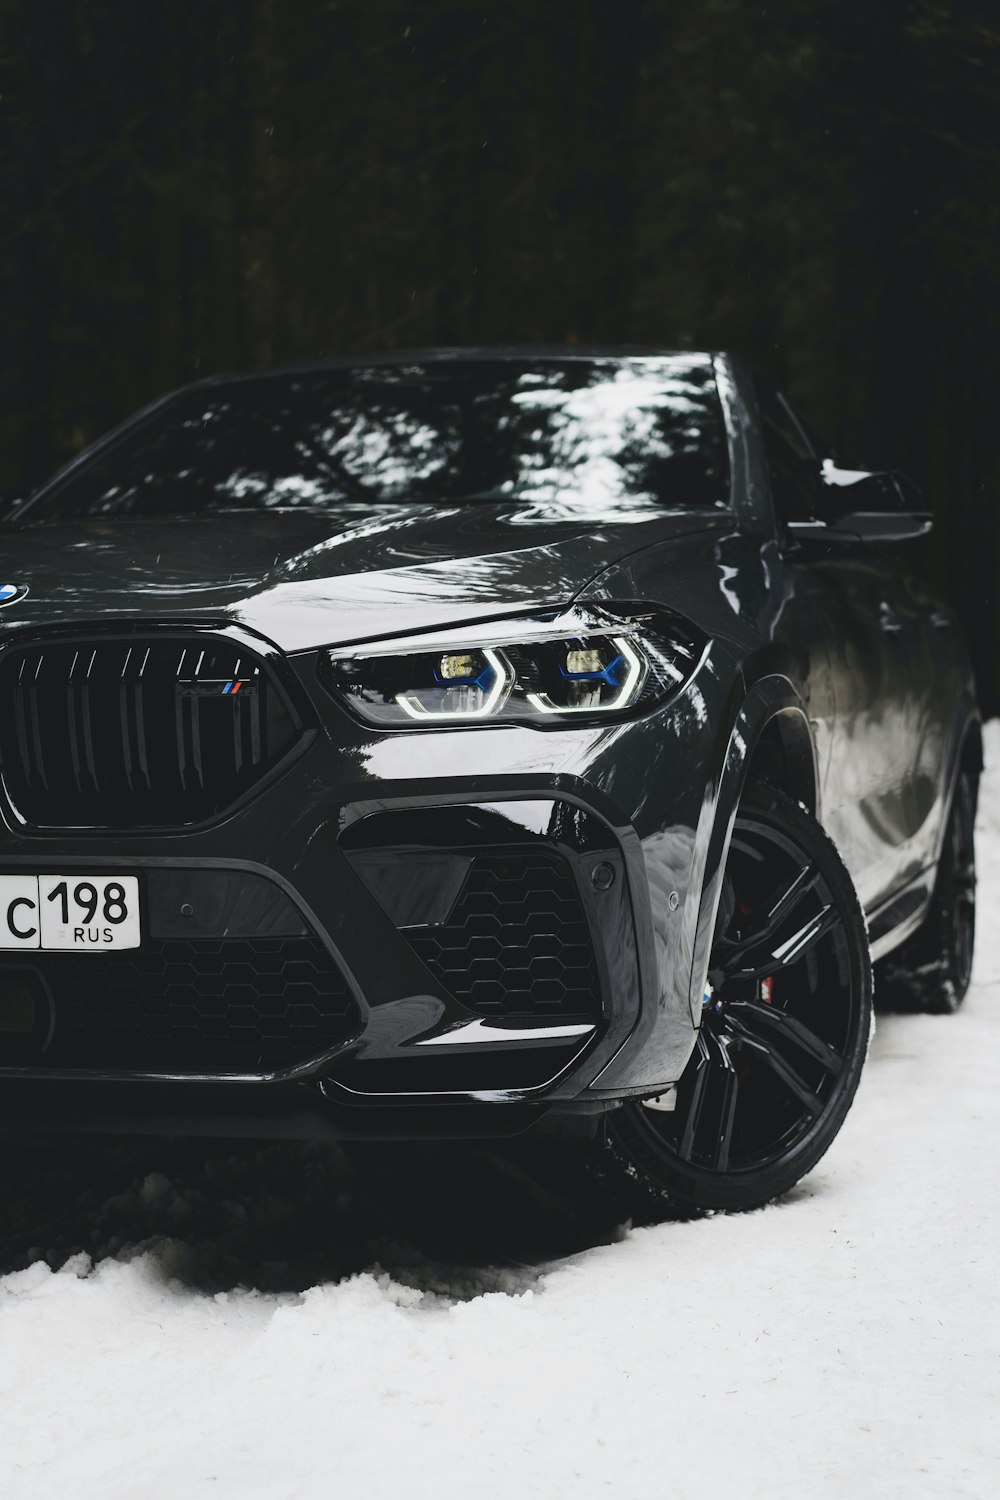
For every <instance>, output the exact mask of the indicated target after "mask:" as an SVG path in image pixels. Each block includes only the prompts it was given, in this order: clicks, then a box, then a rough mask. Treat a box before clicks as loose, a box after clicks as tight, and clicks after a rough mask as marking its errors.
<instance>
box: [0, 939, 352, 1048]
mask: <svg viewBox="0 0 1000 1500" xmlns="http://www.w3.org/2000/svg"><path fill="white" fill-rule="evenodd" d="M7 972H11V973H14V972H16V973H17V974H18V975H20V976H24V975H25V974H27V975H29V983H31V984H32V986H33V988H34V992H35V993H36V995H37V996H38V1001H37V1003H40V1004H46V1003H48V1002H49V1001H50V1002H51V1007H52V1027H51V1040H49V1041H48V1045H47V1046H44V1048H43V1047H42V1046H41V1044H40V1045H39V1048H38V1051H37V1054H36V1055H34V1056H31V1057H27V1058H26V1057H25V1055H24V1051H23V1047H22V1048H21V1050H20V1052H19V1054H17V1055H15V1054H14V1052H13V1049H11V1055H10V1056H5V1052H4V1048H5V1045H6V1046H10V1043H5V1039H4V1037H3V1035H2V1034H0V1066H3V1064H4V1063H5V1062H7V1063H14V1064H17V1065H24V1064H25V1063H26V1062H27V1063H29V1064H34V1065H37V1066H43V1067H46V1068H57V1069H58V1068H88V1069H99V1070H102V1071H108V1072H142V1073H174V1074H178V1075H184V1074H202V1073H204V1074H233V1073H271V1072H276V1071H278V1070H279V1069H281V1068H287V1067H293V1066H295V1065H296V1064H299V1063H305V1062H308V1061H309V1060H310V1059H311V1058H313V1057H318V1056H320V1055H322V1054H323V1053H326V1052H329V1051H331V1050H333V1048H335V1047H336V1046H338V1045H339V1044H340V1043H341V1042H343V1041H346V1040H347V1039H348V1038H349V1037H350V1036H352V1035H353V1034H354V1033H355V1032H356V1030H357V1028H358V1025H359V1018H358V1011H357V1007H356V1004H355V1002H354V999H353V997H352V995H351V993H350V991H349V989H348V987H347V984H346V981H345V979H344V976H343V974H342V972H341V970H340V969H339V967H338V966H337V964H336V962H335V961H334V959H333V958H331V956H330V954H329V953H328V952H327V950H326V949H325V948H324V946H323V944H322V943H321V942H320V941H319V940H318V939H317V938H312V937H294V938H292V937H285V938H219V939H202V940H194V941H179V940H178V941H164V942H146V943H144V945H143V947H142V948H139V949H133V950H129V951H127V952H122V953H107V954H96V953H89V954H85V955H80V954H75V953H46V954H42V955H38V956H36V958H35V959H34V960H33V961H32V963H30V964H29V963H26V962H25V960H24V957H23V956H22V955H20V954H17V955H15V954H10V953H7V954H0V990H2V986H3V979H4V975H5V973H7ZM43 997H44V998H43ZM46 1030H47V1028H46Z"/></svg>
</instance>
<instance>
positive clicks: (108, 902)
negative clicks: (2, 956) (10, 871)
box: [0, 875, 140, 953]
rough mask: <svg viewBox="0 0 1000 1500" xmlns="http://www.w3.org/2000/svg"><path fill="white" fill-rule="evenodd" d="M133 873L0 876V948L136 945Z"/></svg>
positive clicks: (101, 949)
mask: <svg viewBox="0 0 1000 1500" xmlns="http://www.w3.org/2000/svg"><path fill="white" fill-rule="evenodd" d="M139 942H140V927H139V881H138V878H137V877H136V876H135V875H0V948H49V949H53V950H58V951H60V952H64V953H65V952H67V951H71V952H73V953H106V952H107V951H108V949H109V948H138V946H139Z"/></svg>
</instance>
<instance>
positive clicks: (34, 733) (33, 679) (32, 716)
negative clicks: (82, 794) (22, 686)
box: [0, 652, 49, 791]
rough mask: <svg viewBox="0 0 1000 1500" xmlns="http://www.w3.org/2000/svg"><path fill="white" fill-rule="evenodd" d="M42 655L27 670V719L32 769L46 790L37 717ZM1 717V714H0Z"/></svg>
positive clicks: (47, 782)
mask: <svg viewBox="0 0 1000 1500" xmlns="http://www.w3.org/2000/svg"><path fill="white" fill-rule="evenodd" d="M44 659H45V658H44V657H43V655H42V653H41V652H39V653H38V661H37V663H36V665H35V670H34V672H31V671H29V674H28V675H29V678H30V681H29V683H28V719H29V722H30V724H31V747H32V751H33V754H34V769H35V770H36V771H37V772H38V779H39V781H40V782H41V783H42V786H43V787H44V788H45V790H46V791H48V788H49V779H48V777H47V775H46V774H45V754H44V752H43V750H42V729H41V724H40V723H39V718H38V674H39V672H40V671H41V670H42V662H43V661H44ZM0 719H2V715H0Z"/></svg>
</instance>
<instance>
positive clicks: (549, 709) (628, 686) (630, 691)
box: [525, 635, 645, 716]
mask: <svg viewBox="0 0 1000 1500" xmlns="http://www.w3.org/2000/svg"><path fill="white" fill-rule="evenodd" d="M610 640H611V642H612V644H613V645H614V647H615V649H616V650H617V651H619V652H620V653H621V655H622V656H623V657H624V659H625V663H626V667H627V673H626V677H625V681H624V682H623V683H622V686H621V691H620V692H619V694H618V697H617V698H616V699H615V700H614V702H613V703H606V704H603V705H601V707H599V708H596V709H595V708H594V706H593V705H592V704H587V703H577V704H563V705H560V704H558V703H553V702H552V699H551V698H550V697H549V696H548V694H547V693H526V694H525V697H526V698H527V700H528V702H529V703H530V704H531V706H532V708H536V709H537V710H538V712H539V713H540V714H559V715H560V716H562V715H563V714H593V713H605V714H606V713H614V712H616V711H617V710H618V709H622V708H628V706H629V704H630V703H631V702H632V700H633V698H634V697H635V696H636V693H637V692H638V690H639V688H640V686H641V684H642V679H643V677H644V676H645V664H644V662H642V661H641V660H640V658H639V657H638V656H637V655H636V653H635V652H634V651H633V650H632V647H631V646H630V645H629V643H628V640H627V639H626V637H625V636H623V635H613V636H611V637H610ZM609 671H610V668H606V669H605V671H604V672H595V673H593V674H591V673H589V672H588V673H582V672H567V673H566V674H565V675H566V676H567V677H571V678H576V679H578V680H579V679H581V678H591V677H592V679H593V680H594V681H596V680H598V679H599V678H600V677H602V676H603V677H604V679H605V681H606V680H607V674H608V672H609Z"/></svg>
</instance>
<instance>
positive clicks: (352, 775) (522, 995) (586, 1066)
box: [0, 653, 720, 1137]
mask: <svg viewBox="0 0 1000 1500" xmlns="http://www.w3.org/2000/svg"><path fill="white" fill-rule="evenodd" d="M291 665H292V667H293V668H294V671H295V672H296V674H297V676H298V679H299V683H300V686H301V689H302V690H303V696H304V697H307V698H308V700H309V702H310V703H311V704H312V706H313V707H314V708H315V710H316V724H315V726H313V727H314V730H315V731H316V732H315V733H314V735H313V738H312V743H311V744H310V745H309V747H308V749H307V751H306V752H305V753H304V754H302V755H301V756H299V757H297V758H295V759H294V760H293V762H292V763H291V764H290V765H289V766H288V768H287V769H286V770H285V771H284V773H283V774H282V775H281V776H279V777H277V778H275V779H273V780H271V781H269V782H268V783H267V784H266V785H264V786H262V787H261V788H260V789H259V791H258V793H257V794H256V795H255V796H253V797H251V798H249V799H246V800H245V801H244V802H243V804H242V805H240V806H239V807H238V808H236V809H235V810H234V811H232V812H231V813H230V814H229V815H228V816H226V817H225V818H223V819H221V820H217V821H216V822H215V823H214V824H213V825H212V826H210V827H202V828H189V829H185V830H183V831H178V832H175V833H156V834H139V833H131V832H128V833H121V832H116V833H115V834H114V835H108V834H100V833H73V834H63V833H45V834H38V833H36V834H28V833H27V832H26V831H25V830H24V829H20V830H19V829H17V828H16V827H15V826H14V824H13V821H12V820H8V824H7V827H6V828H5V830H4V833H3V835H2V839H0V871H11V872H27V871H30V870H37V871H42V870H44V871H46V872H50V873H51V872H67V873H72V872H74V871H86V872H87V873H91V874H100V873H104V872H108V873H110V872H124V871H128V872H130V873H135V874H138V875H139V877H140V881H141V882H142V886H143V891H144V898H143V899H144V907H145V911H146V923H147V927H146V931H145V932H144V948H143V949H142V950H140V953H141V954H142V955H143V958H142V962H143V963H144V964H146V969H145V970H144V971H142V973H141V974H138V978H137V972H138V971H136V970H135V968H134V964H135V962H136V960H135V958H134V957H133V958H131V959H130V960H129V962H130V963H132V964H133V968H132V970H130V971H129V973H128V974H126V975H125V976H124V977H123V976H122V975H120V974H117V973H116V972H114V970H113V969H112V971H111V972H110V977H109V976H108V974H107V973H105V974H103V975H102V976H101V978H100V980H98V979H97V978H95V977H94V976H96V975H97V972H98V971H97V970H96V969H90V970H85V969H84V966H86V965H88V964H89V965H93V964H99V963H105V964H107V963H109V962H110V959H98V958H95V957H93V956H90V955H87V956H80V957H78V958H77V957H75V956H74V957H73V958H72V960H71V962H72V963H74V964H75V965H76V966H77V970H76V975H75V977H73V978H72V980H71V981H67V980H65V979H64V977H63V976H61V975H60V974H59V973H58V972H56V971H57V969H58V968H59V963H60V959H61V956H59V955H46V954H38V955H37V956H35V957H34V958H33V959H31V960H30V963H29V962H28V961H26V960H25V959H24V958H23V956H22V955H18V956H17V958H16V962H15V960H14V959H12V958H11V957H10V956H9V955H6V956H4V958H3V959H0V973H2V972H4V970H5V969H6V970H7V971H9V970H10V969H11V968H12V967H15V966H16V967H18V968H19V970H20V971H21V972H22V975H23V971H24V970H25V969H26V968H27V969H30V970H31V978H30V987H31V989H32V991H33V993H34V994H35V996H36V997H37V1003H38V1005H39V1006H40V1007H41V1012H43V1013H44V1014H43V1016H42V1020H43V1023H44V1024H40V1025H39V1026H38V1027H37V1028H36V1031H35V1032H34V1033H32V1036H31V1037H27V1038H26V1037H25V1036H24V1035H21V1034H18V1035H14V1034H10V1035H8V1034H7V1033H5V1032H3V1031H2V1030H0V1076H2V1077H3V1079H4V1084H3V1096H2V1098H0V1124H2V1123H3V1122H4V1121H6V1123H7V1124H8V1125H12V1124H25V1123H30V1124H32V1125H38V1124H43V1123H47V1124H52V1125H56V1124H60V1123H65V1124H71V1125H73V1126H79V1125H87V1124H91V1125H98V1126H103V1127H104V1128H110V1129H116V1128H126V1127H128V1128H136V1127H141V1128H147V1129H148V1128H156V1129H161V1128H162V1129H169V1130H193V1131H196V1132H198V1133H207V1134H214V1133H220V1132H221V1133H248V1132H249V1133H258V1132H259V1133H261V1134H286V1133H287V1134H308V1135H320V1134H333V1135H338V1136H348V1137H349V1136H366V1137H371V1136H378V1135H382V1134H386V1133H388V1134H392V1133H394V1132H402V1133H405V1134H412V1133H414V1132H415V1131H416V1132H417V1133H426V1134H432V1135H437V1134H443V1135H448V1134H454V1133H461V1134H465V1133H469V1132H470V1131H471V1132H472V1133H477V1134H483V1135H489V1134H493V1133H500V1134H509V1133H514V1132H516V1131H519V1130H521V1129H525V1128H528V1127H529V1126H530V1125H532V1124H533V1123H536V1122H537V1120H538V1119H539V1118H540V1116H541V1115H543V1114H544V1113H545V1112H547V1111H552V1110H556V1111H584V1112H587V1111H593V1112H597V1111H600V1110H601V1109H603V1108H606V1107H607V1106H608V1104H609V1102H613V1101H614V1100H617V1099H618V1098H619V1097H623V1096H625V1095H628V1094H630V1093H641V1092H651V1091H653V1090H654V1089H655V1088H656V1087H658V1086H666V1085H668V1084H669V1083H671V1082H674V1081H675V1080H676V1078H677V1077H679V1075H680V1072H681V1071H682V1069H683V1066H684V1064H685V1062H686V1060H687V1057H688V1055H689V1053H690V1050H691V1046H692V1044H693V1038H694V1029H693V1023H692V1018H691V1010H690V1005H689V993H688V991H689V979H690V975H689V972H688V971H689V968H690V936H691V933H692V932H693V923H694V920H695V917H696V915H697V910H696V909H697V902H698V898H699V896H700V888H698V887H697V882H695V887H696V888H694V889H692V886H691V876H692V872H693V871H694V870H696V869H697V866H698V859H697V851H696V849H695V843H696V838H697V830H698V827H699V818H700V815H701V814H702V812H703V807H704V802H705V790H706V784H707V782H710V781H711V774H712V771H711V763H712V760H713V752H712V747H711V745H710V743H709V742H708V739H707V730H706V729H705V725H706V723H707V722H709V721H710V716H709V712H708V708H709V707H710V706H711V705H710V704H707V703H706V694H712V693H714V694H715V696H716V697H718V694H719V692H720V689H719V686H718V683H719V674H718V672H717V671H716V670H714V669H713V667H712V663H711V662H708V663H707V664H706V667H705V670H704V671H703V672H701V673H699V676H698V677H696V678H695V679H694V680H693V681H692V683H690V684H689V685H688V687H687V688H686V690H685V692H684V693H682V694H681V695H680V696H679V698H678V699H676V700H674V702H673V703H671V704H668V705H667V706H666V707H665V708H664V709H662V710H660V711H659V712H658V713H656V714H653V715H650V716H648V717H646V718H645V719H642V720H640V721H637V722H635V723H630V724H619V725H615V726H610V727H607V728H600V729H593V728H591V729H584V730H577V729H573V730H556V731H539V730H533V729H529V728H521V727H514V726H502V727H495V728H488V729H468V728H466V729H464V730H451V729H449V730H434V731H429V732H428V731H423V732H419V731H418V732H412V733H405V732H403V733H394V734H391V735H372V734H370V733H368V732H367V731H365V730H363V729H362V728H361V727H360V726H359V725H357V724H355V723H354V722H353V720H351V719H350V718H349V717H348V716H347V715H346V714H345V713H344V712H343V711H342V710H340V708H339V707H338V706H337V705H336V704H335V703H334V702H333V701H332V700H330V699H328V698H327V696H326V694H325V693H324V692H323V690H322V688H320V687H319V685H318V682H317V678H316V672H315V656H314V654H311V653H310V654H306V655H303V656H301V657H298V658H295V659H293V662H292V664H291ZM699 679H700V680H699ZM651 886H652V890H653V892H654V894H653V896H652V897H651V894H650V891H651ZM668 887H669V890H668V889H667V888H668ZM463 903H464V905H463ZM533 924H534V925H533ZM512 933H513V934H514V936H513V937H512ZM227 945H235V946H227ZM237 949H238V951H237ZM181 950H183V951H181ZM512 953H517V954H518V962H517V964H514V963H512V961H511V954H512ZM122 957H123V958H124V957H125V955H122ZM209 960H210V961H209ZM227 964H228V965H229V966H230V967H229V968H227V967H226V965H227ZM206 965H207V968H206ZM234 965H235V968H234V967H233V966H234ZM283 965H288V966H291V967H289V968H287V969H285V968H283ZM150 966H151V967H150ZM123 967H126V968H127V965H126V966H123ZM67 968H68V966H67V965H66V964H65V962H63V969H64V970H66V969H67ZM220 968H221V972H220ZM81 973H82V974H83V981H81V979H80V974H81ZM151 974H152V978H151V977H150V975H151ZM248 975H249V977H248ZM261 975H263V977H261ZM289 976H291V977H289ZM303 976H304V977H303ZM512 976H513V977H512ZM84 981H85V984H84V989H85V990H86V994H85V995H84V998H83V1001H81V993H82V991H81V983H83V982H84ZM295 984H298V985H299V986H300V989H294V985H295ZM144 985H145V986H146V988H145V989H144V988H143V986H144ZM290 985H291V986H292V989H290V988H289V986H290ZM130 986H131V990H130V988H129V987H130ZM303 986H304V988H301V987H303ZM293 992H294V1003H292V1004H289V1003H287V1001H288V995H289V994H290V993H293ZM0 993H2V990H0ZM129 993H132V994H134V995H138V997H139V1000H140V1001H141V1002H142V1003H140V1004H138V1005H133V1006H130V1004H129ZM150 993H151V994H153V1001H152V1002H150V1003H147V1000H148V994H150ZM192 995H193V999H192ZM109 996H110V998H109ZM144 997H145V998H144ZM81 1005H82V1007H83V1008H82V1010H81ZM199 1007H200V1010H199ZM41 1012H40V1013H41ZM178 1016H179V1017H180V1018H179V1019H178ZM290 1016H291V1018H292V1020H294V1021H295V1024H294V1025H292V1023H291V1020H290ZM237 1034H238V1035H237ZM234 1036H236V1040H237V1041H238V1043H239V1045H235V1044H234V1040H233V1039H234ZM418 1121H419V1122H423V1123H417V1122H418ZM473 1122H478V1124H475V1123H473Z"/></svg>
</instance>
